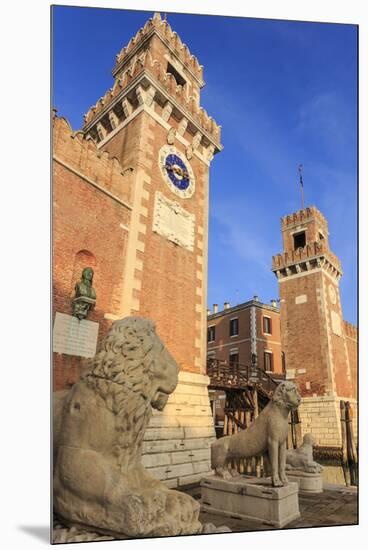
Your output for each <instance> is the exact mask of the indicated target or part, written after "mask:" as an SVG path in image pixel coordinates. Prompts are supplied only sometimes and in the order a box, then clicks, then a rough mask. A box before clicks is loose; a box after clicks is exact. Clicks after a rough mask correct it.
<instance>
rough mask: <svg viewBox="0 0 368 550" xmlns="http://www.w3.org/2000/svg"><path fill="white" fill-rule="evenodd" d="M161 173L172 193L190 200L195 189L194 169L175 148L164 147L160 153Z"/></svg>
mask: <svg viewBox="0 0 368 550" xmlns="http://www.w3.org/2000/svg"><path fill="white" fill-rule="evenodd" d="M159 165H160V170H161V173H162V175H163V177H164V180H165V181H166V183H167V185H168V186H169V187H170V189H171V191H172V192H173V193H175V194H176V195H178V196H179V197H181V198H183V199H189V198H190V197H191V196H192V195H193V193H194V189H195V179H194V174H193V170H192V167H191V166H190V164H189V162H188V160H187V159H186V158H185V156H184V155H183V154H182V153H181V152H180V151H178V150H177V149H176V148H175V147H172V146H169V145H164V146H163V147H162V148H161V149H160V153H159Z"/></svg>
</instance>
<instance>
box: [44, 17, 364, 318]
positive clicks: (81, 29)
mask: <svg viewBox="0 0 368 550" xmlns="http://www.w3.org/2000/svg"><path fill="white" fill-rule="evenodd" d="M151 16H152V12H144V11H137V12H134V11H128V10H121V11H120V10H105V9H97V8H94V9H91V8H69V7H56V8H54V19H53V31H54V41H53V44H54V51H53V60H54V65H53V67H54V71H53V83H54V87H53V103H54V105H55V107H56V108H57V109H58V114H59V115H62V116H66V117H67V118H68V119H69V121H70V123H71V124H72V126H73V128H75V129H77V128H79V127H80V126H81V125H82V117H83V114H84V113H85V112H86V111H87V110H88V108H89V107H90V106H91V105H92V104H94V103H95V102H96V100H97V99H98V98H99V97H101V96H102V95H103V94H104V93H105V91H106V90H107V89H108V88H109V87H111V86H112V83H113V78H112V76H111V69H112V68H113V65H114V61H115V55H116V54H117V53H118V52H119V51H120V49H121V48H122V47H123V46H125V45H126V44H127V43H128V41H129V40H130V38H131V37H132V36H133V35H134V34H135V32H136V31H137V30H138V29H139V28H140V27H142V26H143V25H144V23H145V21H146V20H147V19H148V18H149V17H151ZM167 17H168V21H169V23H170V25H171V27H172V28H173V30H175V31H176V32H177V33H178V34H179V35H180V37H181V39H182V40H183V42H184V43H186V44H187V45H188V46H189V49H190V51H191V53H193V54H194V55H196V56H197V57H198V59H199V62H200V63H201V64H202V65H204V79H205V81H206V86H205V87H204V88H203V90H202V94H201V104H202V106H203V107H204V108H205V109H206V110H207V111H208V113H209V114H210V115H211V116H213V117H214V119H215V120H216V121H217V123H219V124H221V125H222V143H223V145H224V150H223V151H222V152H221V153H220V154H218V155H216V157H215V159H214V161H213V162H212V166H211V174H210V223H209V280H208V303H209V305H210V306H211V305H212V304H213V303H214V302H216V303H218V304H219V305H220V307H221V305H222V304H223V302H224V301H230V303H231V304H232V305H234V304H236V303H238V302H243V301H246V300H248V299H250V298H251V297H252V296H253V295H254V294H257V295H258V296H259V297H260V299H261V300H262V301H264V302H268V301H269V300H270V299H271V298H274V297H278V289H277V281H276V278H275V277H274V275H273V273H272V272H271V270H270V268H271V260H272V255H273V254H276V253H277V252H280V251H281V231H280V217H281V216H283V215H285V214H287V213H290V212H293V211H295V210H297V209H299V208H300V192H299V187H298V178H297V166H298V164H299V163H302V164H303V166H304V191H305V202H306V205H311V204H314V205H316V206H317V207H318V208H319V209H320V210H321V211H322V213H323V214H324V215H325V216H326V218H327V220H328V222H329V230H330V246H331V249H332V250H333V252H334V253H335V254H337V256H339V258H340V260H341V262H342V266H343V271H344V276H343V278H342V279H341V283H340V288H341V297H342V304H343V311H344V317H345V319H347V320H348V321H350V322H352V323H356V319H357V158H356V150H357V128H356V121H357V112H356V111H357V104H356V94H357V89H356V86H357V71H356V44H357V31H356V27H355V26H352V25H342V24H323V23H303V22H297V21H276V20H265V19H245V18H240V17H239V18H234V17H219V16H200V15H183V14H170V13H169V14H168V16H167Z"/></svg>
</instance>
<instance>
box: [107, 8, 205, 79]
mask: <svg viewBox="0 0 368 550" xmlns="http://www.w3.org/2000/svg"><path fill="white" fill-rule="evenodd" d="M152 33H156V34H158V36H159V37H160V38H161V40H163V41H164V42H165V44H166V45H167V46H168V47H170V49H172V50H174V52H175V54H176V55H177V56H178V58H179V59H180V61H181V62H182V63H183V64H185V65H186V66H187V68H188V69H189V70H190V71H191V72H192V73H193V76H194V77H195V78H196V79H197V80H198V83H199V85H200V86H203V85H204V82H203V66H202V65H200V64H199V61H198V59H197V58H196V57H195V56H194V55H192V54H191V53H190V51H189V48H188V46H187V45H186V44H184V43H183V42H182V41H181V39H180V36H179V35H178V34H177V33H176V32H175V31H173V30H172V28H171V27H170V25H169V23H168V22H167V21H166V20H165V19H162V18H161V16H160V14H159V13H155V14H154V16H153V18H151V19H149V20H148V21H147V22H146V24H145V25H144V27H143V28H141V29H139V31H138V32H137V33H136V35H135V36H134V37H133V38H132V39H131V40H130V41H129V43H128V45H127V46H125V47H124V48H122V49H121V51H120V52H119V53H118V54H117V56H116V64H115V67H114V69H113V76H116V75H117V74H119V73H120V71H121V70H122V68H123V67H124V65H125V64H126V63H127V62H128V61H129V60H130V57H131V55H132V54H133V53H134V50H135V49H136V48H138V47H139V46H140V45H141V43H142V42H143V41H145V40H146V39H147V37H149V36H151V35H152Z"/></svg>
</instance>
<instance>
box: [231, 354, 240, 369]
mask: <svg viewBox="0 0 368 550" xmlns="http://www.w3.org/2000/svg"><path fill="white" fill-rule="evenodd" d="M229 364H230V366H231V367H234V366H235V365H239V353H238V352H237V351H231V352H230V353H229Z"/></svg>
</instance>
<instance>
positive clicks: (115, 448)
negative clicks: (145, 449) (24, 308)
mask: <svg viewBox="0 0 368 550" xmlns="http://www.w3.org/2000/svg"><path fill="white" fill-rule="evenodd" d="M177 382H178V367H177V364H176V362H175V360H174V359H173V357H172V356H171V355H170V353H169V352H168V350H167V349H166V348H165V346H164V344H163V343H162V341H161V340H160V338H159V337H158V336H157V335H156V333H155V327H154V324H153V323H152V322H151V321H149V320H146V319H141V318H138V317H127V318H125V319H123V320H120V321H116V322H114V323H113V325H112V327H111V329H110V331H109V333H108V334H107V336H106V337H105V339H104V341H103V343H102V348H101V351H100V352H99V353H97V354H96V356H95V357H94V359H92V360H91V364H90V367H89V369H88V371H87V372H86V374H84V375H83V377H82V378H81V380H80V381H79V382H78V383H76V384H75V385H74V386H73V387H72V388H71V389H70V390H69V391H63V392H56V395H55V399H54V404H55V412H54V420H55V428H54V435H55V441H54V454H55V462H54V491H53V502H54V509H55V512H56V513H57V514H58V516H59V517H60V518H61V519H62V520H64V521H65V522H66V524H67V525H76V526H77V527H78V526H79V527H80V526H83V527H85V528H86V527H87V528H92V530H93V531H96V532H100V533H105V534H113V535H114V536H115V537H117V538H119V537H120V538H124V537H149V536H168V535H184V534H194V533H198V532H200V531H201V529H202V526H201V524H200V523H199V521H198V515H199V504H198V503H197V502H196V501H195V500H194V499H193V498H192V497H190V496H189V495H186V494H184V493H180V492H178V491H174V490H170V489H168V488H167V487H166V486H165V485H164V484H163V483H162V482H160V481H159V480H157V479H155V478H154V477H152V476H151V475H150V474H149V473H148V472H147V471H146V470H145V469H144V467H143V466H142V464H141V450H142V441H143V436H144V433H145V429H146V427H147V425H148V423H149V420H150V418H151V414H152V407H153V408H155V409H158V410H162V409H163V408H164V407H165V405H166V402H167V400H168V397H169V395H170V393H172V392H173V391H174V389H175V387H176V385H177Z"/></svg>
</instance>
